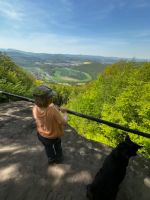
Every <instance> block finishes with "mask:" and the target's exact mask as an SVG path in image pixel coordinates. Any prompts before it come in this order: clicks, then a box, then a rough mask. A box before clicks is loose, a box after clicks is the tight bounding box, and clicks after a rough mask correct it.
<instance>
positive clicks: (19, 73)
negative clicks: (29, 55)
mask: <svg viewBox="0 0 150 200" xmlns="http://www.w3.org/2000/svg"><path fill="white" fill-rule="evenodd" d="M34 86H35V78H34V77H33V76H32V75H31V74H30V73H28V72H26V71H25V70H24V69H22V68H21V67H19V66H17V65H16V64H15V63H14V62H13V61H12V60H11V58H9V57H8V56H6V55H5V54H2V53H0V90H3V91H6V92H11V93H14V94H18V95H23V96H31V91H32V88H33V87H34ZM6 100H7V98H6V97H5V96H3V95H1V96H0V102H2V101H6Z"/></svg>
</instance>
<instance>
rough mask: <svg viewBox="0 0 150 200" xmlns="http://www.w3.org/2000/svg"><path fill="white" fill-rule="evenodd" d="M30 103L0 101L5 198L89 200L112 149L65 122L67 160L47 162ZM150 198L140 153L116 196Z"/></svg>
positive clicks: (1, 192)
mask: <svg viewBox="0 0 150 200" xmlns="http://www.w3.org/2000/svg"><path fill="white" fill-rule="evenodd" d="M31 107H32V103H28V102H24V101H18V102H10V103H4V104H0V200H86V185H87V184H88V183H90V182H91V181H92V178H93V177H94V175H95V174H96V172H97V171H98V169H99V168H100V167H101V165H102V164H103V161H104V159H105V157H106V156H107V155H108V154H109V153H110V152H111V148H110V147H107V146H106V145H103V144H101V143H98V142H94V141H90V140H87V139H85V138H84V137H81V136H80V135H78V134H77V133H76V131H75V130H74V129H73V128H72V127H70V126H66V129H65V135H64V137H63V138H62V147H63V152H64V161H63V163H62V164H57V165H52V166H48V164H47V158H46V155H45V152H44V148H43V146H42V145H41V144H40V142H39V141H38V139H37V136H36V130H35V124H34V120H33V119H32V113H31ZM79 120H80V119H79ZM149 199H150V160H146V159H145V158H143V157H142V156H139V155H138V156H136V157H134V158H132V159H131V160H130V163H129V166H128V169H127V174H126V177H125V179H124V181H123V182H122V184H121V185H120V191H119V193H118V197H117V200H149Z"/></svg>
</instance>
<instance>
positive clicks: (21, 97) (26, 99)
mask: <svg viewBox="0 0 150 200" xmlns="http://www.w3.org/2000/svg"><path fill="white" fill-rule="evenodd" d="M0 94H4V95H6V96H11V97H16V98H19V99H21V100H25V101H29V102H32V103H34V100H33V99H30V98H27V97H24V96H19V95H16V94H11V93H8V92H4V91H0ZM66 111H67V113H68V114H72V115H75V116H78V117H82V118H85V119H88V120H91V121H95V122H98V123H101V124H105V125H107V126H110V127H113V128H117V129H120V130H123V131H126V132H129V133H133V134H136V135H140V136H143V137H146V138H150V133H144V132H141V131H138V130H135V129H131V128H128V127H126V126H122V125H120V124H116V123H112V122H109V121H106V120H102V119H99V118H97V117H93V116H90V115H85V114H82V113H78V112H75V111H72V110H68V109H66Z"/></svg>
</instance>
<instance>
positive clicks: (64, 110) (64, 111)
mask: <svg viewBox="0 0 150 200" xmlns="http://www.w3.org/2000/svg"><path fill="white" fill-rule="evenodd" d="M59 110H60V111H61V112H62V113H66V112H67V109H65V108H59Z"/></svg>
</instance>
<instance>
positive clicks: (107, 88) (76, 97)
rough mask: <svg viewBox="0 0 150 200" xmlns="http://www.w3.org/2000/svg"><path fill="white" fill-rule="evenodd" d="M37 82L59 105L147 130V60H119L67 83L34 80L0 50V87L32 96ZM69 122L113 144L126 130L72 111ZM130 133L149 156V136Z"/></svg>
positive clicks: (149, 99)
mask: <svg viewBox="0 0 150 200" xmlns="http://www.w3.org/2000/svg"><path fill="white" fill-rule="evenodd" d="M39 84H47V86H49V87H51V88H53V89H54V90H56V92H57V98H56V99H55V103H57V104H58V105H62V106H63V107H66V108H68V109H70V110H74V111H76V112H80V113H83V114H88V115H92V116H95V117H98V118H101V119H104V120H107V121H110V122H114V123H118V124H121V125H124V126H127V127H129V128H132V129H137V130H140V131H143V132H147V133H150V63H149V62H130V61H120V62H117V63H115V64H111V65H108V66H107V68H106V69H104V70H103V72H101V73H100V74H99V76H98V77H97V79H96V80H93V81H91V82H89V83H87V84H84V85H82V86H67V85H62V84H52V83H45V82H44V81H42V80H36V78H35V77H34V76H33V75H31V74H30V73H29V72H27V71H25V70H24V69H23V68H21V67H19V66H18V65H16V64H15V63H14V62H13V61H12V60H11V58H9V57H8V56H6V55H4V54H2V53H1V54H0V90H3V91H6V92H11V93H14V94H18V95H22V96H27V97H31V98H32V90H33V88H34V87H35V86H36V85H39ZM13 100H15V99H13ZM5 101H8V99H7V97H6V96H4V95H0V102H1V103H2V102H5ZM68 123H69V124H70V125H71V126H73V127H74V128H75V129H76V130H77V132H78V133H79V134H81V135H83V136H84V137H86V138H88V139H92V140H95V141H99V142H101V143H104V144H107V145H109V146H113V147H114V146H116V144H117V143H118V142H120V141H122V139H123V137H124V136H125V135H126V134H127V133H125V132H123V131H121V130H118V129H114V128H111V127H108V126H106V125H102V124H98V123H96V122H92V121H88V120H86V119H81V118H78V117H75V116H72V115H69V121H68ZM130 137H131V139H132V140H133V141H135V142H137V143H138V144H140V145H143V146H144V148H142V150H141V153H142V154H143V155H145V156H146V157H150V140H149V139H147V138H144V137H141V136H138V135H133V134H130Z"/></svg>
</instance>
